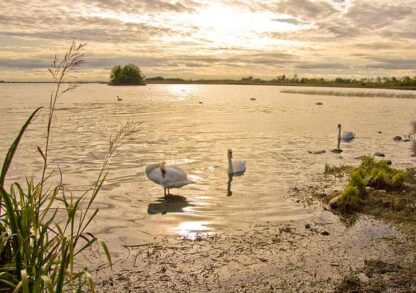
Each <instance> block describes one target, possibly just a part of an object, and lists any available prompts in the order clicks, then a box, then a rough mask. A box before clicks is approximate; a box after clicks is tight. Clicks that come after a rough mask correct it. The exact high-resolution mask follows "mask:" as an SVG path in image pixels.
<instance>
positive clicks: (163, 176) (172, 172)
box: [145, 162, 195, 197]
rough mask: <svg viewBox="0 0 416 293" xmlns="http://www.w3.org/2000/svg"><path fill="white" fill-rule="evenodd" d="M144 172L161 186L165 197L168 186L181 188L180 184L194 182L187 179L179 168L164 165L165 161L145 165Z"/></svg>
mask: <svg viewBox="0 0 416 293" xmlns="http://www.w3.org/2000/svg"><path fill="white" fill-rule="evenodd" d="M145 173H146V176H147V178H149V179H150V180H151V181H153V182H154V183H156V184H159V185H162V186H163V193H164V195H165V197H166V195H169V194H170V193H169V189H170V188H181V187H182V186H185V185H188V184H191V183H195V182H194V181H192V180H190V179H188V175H187V174H186V173H185V171H183V170H182V169H181V168H179V167H178V166H175V165H170V166H166V163H165V162H160V163H159V164H150V165H147V166H146V169H145ZM166 189H167V191H168V192H167V193H166Z"/></svg>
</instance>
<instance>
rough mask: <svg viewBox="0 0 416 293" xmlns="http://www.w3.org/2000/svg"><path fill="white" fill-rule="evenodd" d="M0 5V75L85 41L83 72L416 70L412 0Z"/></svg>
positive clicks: (21, 76) (37, 74) (30, 71)
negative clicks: (120, 67) (120, 68)
mask: <svg viewBox="0 0 416 293" xmlns="http://www.w3.org/2000/svg"><path fill="white" fill-rule="evenodd" d="M3 6H4V7H3V9H2V10H1V11H0V43H1V47H0V79H5V80H44V79H46V78H47V71H46V70H45V69H46V67H47V66H48V64H49V60H50V59H51V56H53V54H54V53H56V52H58V53H59V52H60V51H64V50H65V48H66V47H67V45H68V43H69V42H70V41H71V40H72V39H76V40H78V41H83V42H88V50H87V52H86V53H87V63H86V64H85V65H84V68H83V72H84V73H83V74H81V75H80V76H79V78H80V79H83V80H107V79H108V74H109V70H110V69H111V67H112V66H114V65H117V64H126V63H134V64H137V65H138V66H140V68H142V70H143V71H144V73H145V75H146V76H148V77H151V76H164V77H181V78H193V79H197V78H237V79H239V78H241V77H243V76H248V75H253V76H257V77H260V78H272V77H275V76H277V75H279V74H283V73H284V74H287V75H293V74H295V73H296V74H298V75H302V76H322V77H333V76H339V75H343V76H351V77H362V76H386V75H396V76H400V75H410V76H413V75H415V74H416V60H415V59H416V57H415V53H414V47H415V45H416V40H415V39H416V38H415V35H414V27H415V26H416V15H415V14H416V12H415V9H414V7H416V1H415V0H401V1H396V2H394V3H393V2H390V1H387V0H383V1H377V2H375V1H371V0H360V1H358V0H306V1H297V0H281V1H266V0H262V1H245V0H243V1H232V0H225V1H202V0H186V1H173V0H172V1H168V0H151V1H150V0H149V1H140V2H137V1H129V0H124V1H85V0H84V1H76V3H74V2H68V3H64V2H60V1H55V0H48V1H46V3H45V2H39V1H37V0H31V1H12V2H9V3H6V4H3Z"/></svg>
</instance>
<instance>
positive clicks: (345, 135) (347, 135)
mask: <svg viewBox="0 0 416 293" xmlns="http://www.w3.org/2000/svg"><path fill="white" fill-rule="evenodd" d="M340 135H341V124H338V137H339V136H340ZM354 137H355V133H354V132H352V131H344V132H343V133H342V135H341V140H342V141H351V140H353V139H354Z"/></svg>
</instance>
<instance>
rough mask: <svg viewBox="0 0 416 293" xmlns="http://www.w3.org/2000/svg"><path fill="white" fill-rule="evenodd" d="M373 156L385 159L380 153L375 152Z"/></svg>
mask: <svg viewBox="0 0 416 293" xmlns="http://www.w3.org/2000/svg"><path fill="white" fill-rule="evenodd" d="M374 156H376V157H385V156H386V155H385V154H384V153H381V152H375V153H374Z"/></svg>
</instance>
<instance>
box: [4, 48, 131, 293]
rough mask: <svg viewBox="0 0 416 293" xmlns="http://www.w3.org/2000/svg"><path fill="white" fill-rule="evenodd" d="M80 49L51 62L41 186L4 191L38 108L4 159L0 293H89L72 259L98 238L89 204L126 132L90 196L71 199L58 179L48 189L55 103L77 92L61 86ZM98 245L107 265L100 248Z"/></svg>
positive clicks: (86, 277) (30, 182) (29, 182)
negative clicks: (70, 291)
mask: <svg viewBox="0 0 416 293" xmlns="http://www.w3.org/2000/svg"><path fill="white" fill-rule="evenodd" d="M84 46H85V44H76V43H75V42H73V43H72V45H71V46H70V48H69V50H68V52H67V53H66V54H65V56H64V57H63V58H62V59H59V58H57V57H55V59H54V61H53V63H52V66H51V68H50V69H49V71H50V73H51V74H52V77H53V79H54V81H55V83H56V89H55V91H54V92H53V93H52V94H51V97H50V104H49V109H48V110H49V112H48V117H49V119H48V124H47V131H46V142H45V146H44V148H43V149H42V148H41V147H38V151H39V153H40V155H41V157H42V159H43V169H42V172H41V174H40V176H39V177H40V178H41V179H40V181H35V180H34V179H33V178H31V179H26V181H25V182H24V183H18V182H15V183H12V184H11V185H10V186H9V188H8V190H6V189H7V187H6V185H5V179H6V176H7V173H8V170H9V168H10V166H11V163H12V160H13V157H14V154H15V153H16V151H17V148H18V145H19V142H20V140H21V139H22V137H23V135H24V133H25V131H26V129H27V127H28V126H29V124H30V123H31V122H32V121H33V119H35V117H36V115H37V114H38V113H39V111H40V110H41V108H38V109H36V110H35V111H34V112H33V113H32V114H31V115H30V117H29V118H28V120H27V121H26V123H25V124H24V125H23V127H22V128H21V130H20V132H19V134H18V135H17V137H16V139H15V141H14V142H13V144H12V145H11V146H10V148H9V151H8V153H7V155H6V158H5V159H4V162H3V167H2V170H1V173H0V291H6V292H10V291H14V292H20V291H21V292H24V293H26V292H45V291H47V292H63V291H64V289H65V288H67V287H72V288H73V287H77V284H78V290H79V292H81V291H80V290H81V288H82V287H83V286H84V285H85V284H87V286H89V290H90V291H94V282H93V280H92V276H91V274H90V273H89V272H88V270H87V269H84V270H80V271H78V270H77V269H76V268H75V266H74V260H75V258H77V257H78V256H79V254H80V253H82V252H83V251H85V250H86V249H87V248H89V247H91V246H92V245H93V244H96V243H98V239H97V238H96V237H95V236H94V235H92V234H91V233H88V231H87V228H88V226H89V225H90V223H91V221H92V220H93V219H94V218H95V216H96V215H97V213H98V209H93V208H92V203H93V202H94V200H95V199H96V197H97V195H98V193H99V191H100V189H101V187H102V185H103V184H104V181H105V180H106V177H107V174H108V168H107V165H108V163H109V161H110V159H111V157H112V156H113V155H114V153H115V151H116V149H117V147H118V146H119V145H120V143H121V142H122V141H123V138H124V137H125V136H126V135H127V134H128V132H129V129H128V128H129V125H128V126H127V127H125V128H122V129H121V130H120V132H119V133H118V134H117V135H116V136H115V137H114V138H113V139H112V140H111V141H110V148H109V153H108V155H107V156H106V157H105V158H104V162H103V165H102V168H101V171H100V172H99V174H98V178H97V180H96V182H95V184H94V185H93V186H92V188H91V189H90V190H89V191H87V192H85V193H83V194H81V195H79V196H73V195H72V193H69V192H68V191H67V190H66V189H65V188H64V185H63V182H62V174H60V175H61V176H60V178H61V180H60V182H59V183H58V184H54V185H49V184H47V181H48V179H49V178H50V177H51V176H52V172H49V171H48V150H49V148H50V144H49V141H50V136H51V128H52V126H53V116H54V110H55V105H56V101H57V99H58V97H60V96H61V95H62V94H64V93H65V92H68V91H70V90H73V89H75V88H76V84H74V83H66V82H65V79H66V77H67V75H68V74H70V73H71V72H72V71H73V70H74V69H75V67H76V66H78V65H79V64H81V63H82V62H83V57H84V55H83V54H82V52H81V51H82V48H83V47H84ZM64 87H65V88H64ZM59 172H60V173H61V171H60V170H59ZM58 210H59V211H63V218H62V214H61V213H60V216H59V219H58V217H57V213H58ZM100 245H101V246H102V248H103V249H104V252H105V254H106V256H107V259H108V262H109V264H110V266H111V257H110V254H109V252H108V249H107V247H106V245H105V243H104V242H101V243H100Z"/></svg>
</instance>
